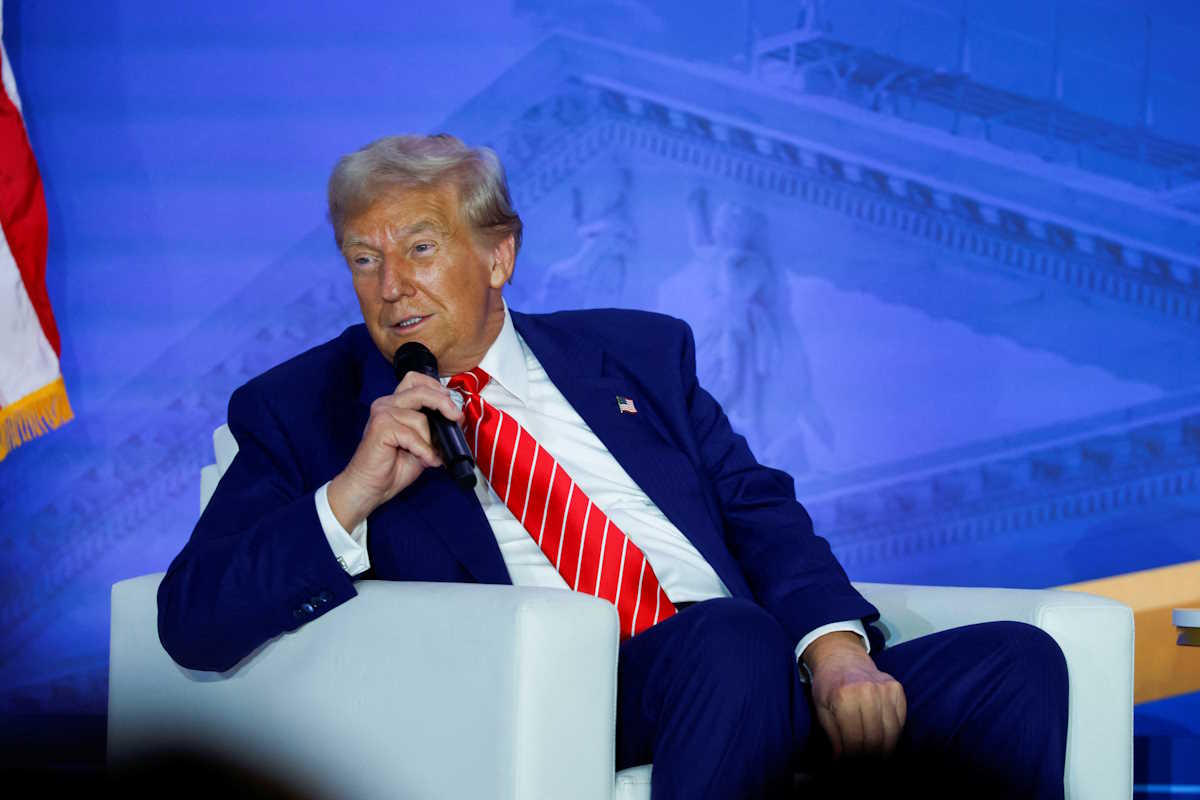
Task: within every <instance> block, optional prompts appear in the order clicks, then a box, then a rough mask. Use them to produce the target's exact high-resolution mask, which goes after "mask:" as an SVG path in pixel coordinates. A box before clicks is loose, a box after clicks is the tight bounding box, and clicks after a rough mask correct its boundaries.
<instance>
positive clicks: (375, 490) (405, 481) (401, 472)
mask: <svg viewBox="0 0 1200 800" xmlns="http://www.w3.org/2000/svg"><path fill="white" fill-rule="evenodd" d="M406 348H409V349H406ZM416 348H419V350H417V349H416ZM422 350H423V351H424V354H422V353H421V352H420V351H422ZM414 354H415V355H414ZM413 358H416V359H417V360H415V361H414V360H410V359H413ZM393 366H394V367H395V368H396V371H397V379H398V380H399V384H398V385H397V386H396V389H395V391H393V392H392V393H391V394H389V395H386V396H384V397H380V398H379V399H377V400H376V401H375V402H373V403H372V404H371V413H370V417H369V418H368V419H367V424H366V427H365V428H364V429H363V435H362V440H361V441H359V443H358V448H357V449H356V450H355V451H354V455H353V456H352V457H351V458H350V463H349V464H347V465H346V468H345V469H344V470H342V471H341V472H340V473H339V474H338V475H337V477H335V478H334V479H333V480H332V481H331V482H330V484H329V490H328V499H329V507H330V509H332V511H333V514H334V516H335V517H337V520H338V522H339V523H340V524H341V526H342V527H343V528H345V529H346V530H348V531H350V530H353V529H354V528H355V527H356V526H357V525H358V523H359V522H361V521H362V520H364V519H366V518H367V516H368V515H370V513H371V512H372V511H374V510H375V509H376V508H378V507H379V506H381V505H383V504H384V503H386V502H387V501H388V500H391V499H392V498H393V497H395V496H396V495H397V494H399V493H400V492H401V491H403V490H404V489H406V488H407V487H408V486H409V485H410V484H411V483H412V482H413V481H415V480H416V479H417V478H418V477H419V476H420V474H421V473H422V472H423V471H424V470H425V469H427V468H429V467H439V466H442V465H444V464H445V465H447V467H448V468H449V469H451V475H452V476H454V478H455V480H456V481H458V483H459V485H460V486H464V487H465V488H471V487H473V486H474V485H475V472H474V470H475V463H474V459H472V458H471V454H470V450H468V449H467V444H466V439H465V437H463V435H462V430H461V429H460V428H459V427H458V425H457V422H458V420H460V419H462V411H460V410H459V408H458V406H457V405H455V403H454V401H453V400H452V399H451V398H450V391H449V390H448V389H446V387H444V386H442V384H441V383H440V382H439V381H438V380H437V361H436V359H435V358H434V356H433V354H432V353H430V352H429V349H428V348H426V347H425V345H423V344H421V343H419V342H409V343H407V344H405V345H403V346H401V347H400V348H399V349H398V350H397V351H396V358H395V359H394V360H393ZM447 429H449V430H447ZM454 434H457V437H456V438H457V441H456V439H455V437H454ZM443 441H448V442H449V444H448V445H446V446H443V444H442V442H443ZM435 443H437V444H436V446H435ZM439 448H442V449H441V450H440V451H439ZM447 453H448V454H449V455H448V456H447V455H446V454H447ZM464 455H465V459H466V460H464ZM464 475H465V477H464ZM467 478H469V479H470V480H469V483H468V482H467Z"/></svg>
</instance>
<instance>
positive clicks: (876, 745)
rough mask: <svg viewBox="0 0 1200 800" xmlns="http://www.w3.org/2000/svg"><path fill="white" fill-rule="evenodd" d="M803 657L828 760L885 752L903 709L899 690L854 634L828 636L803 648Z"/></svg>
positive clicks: (892, 745)
mask: <svg viewBox="0 0 1200 800" xmlns="http://www.w3.org/2000/svg"><path fill="white" fill-rule="evenodd" d="M803 659H804V663H805V664H807V665H808V669H809V672H811V673H812V687H813V702H814V704H815V705H816V709H817V721H818V722H820V724H821V727H822V728H823V729H824V730H825V733H826V735H828V736H829V741H830V742H831V743H832V745H833V757H834V758H841V757H843V756H886V755H888V754H890V753H891V752H892V751H893V750H894V749H895V748H896V742H897V741H898V740H899V739H900V732H901V731H902V730H903V729H904V720H905V716H906V714H907V711H908V706H907V702H906V700H905V698H904V687H903V686H901V685H900V682H899V681H897V680H896V679H895V678H893V677H892V676H891V675H888V674H887V673H886V672H880V671H879V669H877V668H876V667H875V662H874V661H872V660H871V657H870V656H869V655H867V651H866V650H865V649H864V648H863V644H862V639H861V638H860V637H859V636H858V634H856V633H850V632H846V631H838V632H835V633H828V634H826V635H824V636H822V637H820V638H819V639H817V640H816V641H815V642H813V643H812V644H810V645H809V646H808V647H807V648H806V649H805V651H804V654H803Z"/></svg>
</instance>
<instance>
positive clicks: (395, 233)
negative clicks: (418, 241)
mask: <svg viewBox="0 0 1200 800" xmlns="http://www.w3.org/2000/svg"><path fill="white" fill-rule="evenodd" d="M425 231H433V232H434V233H440V234H445V232H446V230H445V228H444V227H443V226H442V225H441V224H440V223H439V222H437V221H436V220H433V219H428V218H426V219H419V220H417V221H416V222H414V223H412V224H411V225H405V226H404V227H403V228H400V229H399V230H390V231H388V238H390V239H397V240H398V239H407V238H408V237H409V236H412V235H414V234H417V233H424V232H425ZM351 247H366V248H368V249H370V250H378V249H379V248H378V247H376V246H375V244H374V242H371V241H369V240H367V239H366V238H364V237H362V236H357V235H355V234H349V235H348V236H346V238H345V240H344V241H343V242H342V251H343V252H345V251H346V250H349V249H350V248H351Z"/></svg>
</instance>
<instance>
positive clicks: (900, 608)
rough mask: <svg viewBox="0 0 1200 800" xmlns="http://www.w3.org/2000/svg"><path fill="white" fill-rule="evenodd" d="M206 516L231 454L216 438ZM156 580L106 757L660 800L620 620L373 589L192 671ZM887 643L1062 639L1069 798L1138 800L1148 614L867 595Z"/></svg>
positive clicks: (384, 790) (1068, 602) (958, 591)
mask: <svg viewBox="0 0 1200 800" xmlns="http://www.w3.org/2000/svg"><path fill="white" fill-rule="evenodd" d="M214 443H215V449H216V453H217V463H216V464H215V465H211V466H209V467H207V468H205V471H204V476H203V479H202V497H201V507H203V505H204V504H206V503H207V500H208V498H209V497H210V496H211V493H212V491H213V489H214V488H215V486H216V482H217V480H219V478H220V474H221V473H223V472H224V470H225V468H226V467H227V466H228V464H229V462H230V461H232V459H233V454H234V453H235V452H236V447H237V445H236V443H235V442H234V441H233V437H232V436H231V435H230V434H229V431H228V429H227V428H225V427H224V426H222V428H221V429H218V431H217V433H216V434H214ZM161 577H162V576H161V574H156V575H144V576H142V577H139V578H133V579H130V580H127V581H122V582H120V583H118V584H116V585H115V586H114V587H113V594H112V640H111V652H110V663H109V709H108V757H109V761H110V763H112V764H120V763H123V762H127V761H129V760H132V759H136V758H137V757H138V756H139V755H140V754H143V753H147V752H150V751H154V750H156V749H158V748H161V747H163V746H164V745H167V744H174V745H180V746H186V747H196V748H206V749H209V750H214V749H215V750H218V751H220V752H222V753H226V754H233V755H236V756H238V757H240V758H242V759H244V760H247V761H250V762H251V763H253V764H256V765H258V766H259V767H261V768H262V769H264V770H268V771H273V772H277V773H278V774H280V775H284V776H287V777H289V778H290V779H292V780H293V781H296V782H298V783H299V784H300V785H304V786H307V787H309V788H311V789H312V790H313V792H314V793H315V794H317V795H325V796H331V797H345V798H384V797H389V798H391V797H422V798H470V799H471V800H475V799H476V798H480V797H489V798H497V800H505V799H506V798H512V799H513V800H519V799H520V800H523V799H524V798H567V797H570V798H577V799H578V800H611V799H612V798H614V797H615V798H617V800H633V799H634V798H641V799H644V798H648V797H649V796H650V770H651V767H650V765H646V766H642V767H635V768H633V769H627V770H623V771H622V772H620V773H616V774H615V775H614V768H613V764H614V740H615V730H616V675H617V672H616V670H617V641H618V639H617V617H616V612H615V610H614V609H613V607H612V606H611V605H610V604H608V603H606V602H604V601H602V600H597V599H595V598H592V597H589V596H586V595H580V594H577V593H574V592H564V591H559V590H554V589H532V588H517V587H510V586H480V585H467V584H447V583H389V582H381V581H366V582H362V583H360V584H359V585H358V590H359V596H358V597H356V598H355V599H354V600H353V601H352V602H349V603H346V604H344V605H343V606H340V607H338V608H336V609H334V610H333V611H331V612H329V613H328V614H325V615H324V616H322V617H320V618H318V619H316V620H314V621H313V622H310V623H309V624H307V625H305V626H303V627H302V628H300V629H298V630H296V631H294V632H292V633H289V634H286V635H284V636H281V637H279V638H277V639H275V640H273V641H271V642H268V643H267V644H265V645H264V646H263V647H262V648H260V649H259V650H258V651H257V652H256V653H254V654H253V655H251V656H250V657H248V658H247V659H246V660H245V661H243V662H242V663H241V664H240V665H238V666H237V667H235V668H234V669H232V670H230V671H229V672H226V673H221V674H215V673H204V672H192V671H189V670H186V669H183V668H181V667H179V666H178V665H176V664H175V663H174V662H173V661H171V659H170V657H169V656H168V655H167V654H166V652H165V651H163V649H162V646H161V645H160V644H159V641H158V634H157V626H156V614H157V603H156V590H157V587H158V583H159V581H160V580H161ZM855 585H856V586H857V588H858V589H859V591H861V592H862V593H863V594H864V595H865V596H866V597H867V599H868V600H870V601H871V602H872V603H874V604H875V606H876V607H877V608H878V609H879V611H880V613H881V615H882V622H881V628H882V630H883V631H884V633H885V637H886V639H887V641H888V643H889V644H892V645H894V644H898V643H900V642H902V641H906V640H908V639H912V638H915V637H917V636H922V635H925V634H928V633H932V632H934V631H938V630H943V629H946V628H950V627H954V626H957V625H964V624H969V623H973V622H985V621H991V620H1001V619H1007V620H1018V621H1022V622H1028V623H1030V624H1033V625H1036V626H1038V627H1039V628H1042V629H1043V630H1045V631H1046V632H1047V633H1049V634H1050V635H1051V636H1053V637H1054V639H1055V640H1056V641H1057V642H1058V644H1059V646H1060V647H1061V648H1062V651H1063V653H1064V654H1065V656H1066V660H1067V668H1068V671H1069V674H1070V684H1071V689H1070V709H1069V721H1068V730H1067V766H1066V775H1065V784H1066V790H1067V797H1068V798H1072V799H1073V800H1081V799H1084V798H1086V800H1106V798H1128V797H1130V796H1131V794H1132V791H1133V615H1132V612H1131V611H1130V610H1129V609H1128V608H1127V607H1125V606H1123V605H1121V604H1120V603H1116V602H1113V601H1111V600H1107V599H1104V598H1100V597H1094V596H1091V595H1085V594H1079V593H1074V592H1062V591H1049V590H1046V591H1042V590H1017V589H965V588H945V587H928V586H898V585H890V584H871V583H858V584H855Z"/></svg>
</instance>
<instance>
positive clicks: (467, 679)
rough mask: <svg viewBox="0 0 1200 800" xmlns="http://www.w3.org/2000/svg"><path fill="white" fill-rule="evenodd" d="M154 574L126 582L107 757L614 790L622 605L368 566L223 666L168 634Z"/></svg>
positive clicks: (508, 794) (482, 793)
mask: <svg viewBox="0 0 1200 800" xmlns="http://www.w3.org/2000/svg"><path fill="white" fill-rule="evenodd" d="M161 577H162V576H161V574H159V575H146V576H142V577H140V578H134V579H131V580H128V581H122V582H121V583H118V584H116V585H115V586H114V587H113V594H112V639H111V653H110V665H109V717H108V754H109V761H110V763H113V764H117V765H119V764H121V763H123V762H126V761H127V760H129V759H134V758H136V757H137V756H138V755H139V754H144V753H147V752H148V751H153V750H156V749H158V748H162V747H164V746H166V745H176V746H184V747H193V748H203V749H208V750H213V749H215V750H218V751H219V753H220V754H222V755H224V756H227V757H228V756H235V757H237V758H239V759H240V760H242V761H243V762H248V763H249V764H251V765H253V766H255V767H258V768H260V769H264V770H267V771H268V772H271V773H274V774H281V775H284V776H288V777H289V779H290V780H292V781H298V782H302V783H301V784H300V785H303V786H306V787H308V788H310V789H312V790H313V791H314V792H316V793H318V794H326V795H328V796H334V797H348V798H375V797H379V798H383V797H389V798H394V797H429V798H472V800H474V799H475V798H480V797H494V798H532V797H577V798H587V799H588V800H610V798H611V797H612V792H613V764H614V737H615V728H616V675H617V615H616V612H615V610H614V609H613V607H612V606H611V605H610V604H608V603H605V602H603V601H600V600H596V599H595V598H592V597H588V596H585V595H580V594H577V593H575V592H566V591H558V590H554V589H530V588H515V587H511V586H477V585H465V584H450V583H402V582H395V583H393V582H384V581H362V582H360V583H359V584H358V585H357V588H358V592H359V594H358V596H357V597H355V598H354V599H352V600H351V601H349V602H348V603H346V604H344V605H342V606H340V607H339V608H336V609H334V610H333V611H331V612H329V613H328V614H325V615H323V616H322V617H320V618H318V619H316V620H314V621H313V622H311V623H309V624H307V625H304V626H303V627H301V628H300V629H298V630H296V631H294V632H292V633H289V634H285V635H284V636H281V637H278V638H277V639H275V640H273V641H271V642H268V643H267V644H266V645H264V646H263V647H262V648H260V649H259V650H258V651H256V652H255V653H254V654H252V655H251V656H249V657H248V658H247V659H246V660H244V661H243V662H242V663H241V664H239V665H238V666H237V667H235V668H234V669H232V670H230V671H228V672H225V673H206V672H193V671H189V670H186V669H183V668H181V667H179V666H178V665H176V664H175V663H174V662H173V661H171V659H170V657H169V656H168V655H167V654H166V652H165V651H163V649H162V647H161V645H160V644H159V641H158V635H157V627H156V609H157V603H156V596H155V593H156V590H157V587H158V583H159V581H160V580H161Z"/></svg>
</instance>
